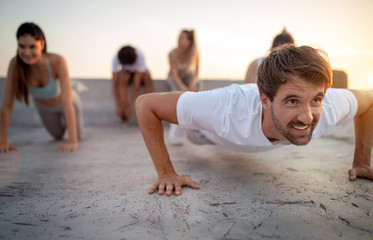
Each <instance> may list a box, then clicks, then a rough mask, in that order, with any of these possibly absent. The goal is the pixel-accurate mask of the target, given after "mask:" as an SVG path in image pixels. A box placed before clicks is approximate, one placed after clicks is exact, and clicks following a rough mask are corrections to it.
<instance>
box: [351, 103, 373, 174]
mask: <svg viewBox="0 0 373 240" xmlns="http://www.w3.org/2000/svg"><path fill="white" fill-rule="evenodd" d="M354 123H355V154H354V162H353V166H354V167H355V166H370V158H371V152H372V145H373V106H371V107H370V108H369V109H368V111H366V112H365V113H364V114H362V115H360V116H358V117H356V118H355V120H354Z"/></svg>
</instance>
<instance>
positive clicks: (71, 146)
mask: <svg viewBox="0 0 373 240" xmlns="http://www.w3.org/2000/svg"><path fill="white" fill-rule="evenodd" d="M78 147H79V146H78V143H64V144H61V145H59V146H58V147H57V149H58V151H59V152H73V151H75V150H77V149H78Z"/></svg>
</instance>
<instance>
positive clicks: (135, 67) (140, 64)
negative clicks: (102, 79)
mask: <svg viewBox="0 0 373 240" xmlns="http://www.w3.org/2000/svg"><path fill="white" fill-rule="evenodd" d="M135 52H136V55H137V58H136V61H135V62H134V63H133V64H124V65H123V64H121V63H120V61H119V58H118V53H117V54H115V56H114V58H113V62H112V63H113V64H112V71H113V73H117V72H120V71H128V72H145V71H146V65H145V57H144V54H143V53H142V52H141V50H140V49H138V48H135Z"/></svg>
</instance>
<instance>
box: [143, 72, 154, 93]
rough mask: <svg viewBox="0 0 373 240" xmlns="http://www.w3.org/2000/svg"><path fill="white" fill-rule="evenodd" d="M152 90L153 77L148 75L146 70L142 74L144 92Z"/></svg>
mask: <svg viewBox="0 0 373 240" xmlns="http://www.w3.org/2000/svg"><path fill="white" fill-rule="evenodd" d="M151 92H153V79H152V77H151V76H150V73H149V71H146V72H145V74H144V93H151Z"/></svg>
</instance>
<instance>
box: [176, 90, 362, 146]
mask: <svg viewBox="0 0 373 240" xmlns="http://www.w3.org/2000/svg"><path fill="white" fill-rule="evenodd" d="M357 106H358V104H357V100H356V98H355V96H354V95H353V93H352V92H350V91H348V90H345V89H328V90H327V92H326V94H325V98H324V101H323V109H322V113H321V117H320V120H319V123H318V124H317V126H316V128H315V129H314V131H313V135H312V139H315V138H319V137H321V136H322V135H323V134H325V133H326V132H327V131H329V130H331V129H332V128H333V127H334V126H335V125H338V124H344V123H347V122H348V121H351V120H352V119H353V118H354V117H355V114H356V112H357ZM177 119H178V122H179V125H180V126H181V127H182V128H186V129H195V130H200V131H201V132H202V133H203V134H204V135H205V136H206V137H207V138H208V139H210V140H211V141H212V142H214V143H215V144H217V145H220V146H222V147H225V148H227V149H230V150H234V151H241V152H256V151H264V150H269V149H272V148H275V147H278V146H281V145H284V144H290V143H289V142H287V141H286V142H270V141H269V140H268V139H267V137H266V136H265V135H264V133H263V131H262V103H261V101H260V98H259V90H258V87H257V85H256V84H245V85H237V84H233V85H230V86H227V87H224V88H218V89H214V90H211V91H203V92H185V93H183V94H182V95H181V96H180V98H179V100H178V102H177Z"/></svg>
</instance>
